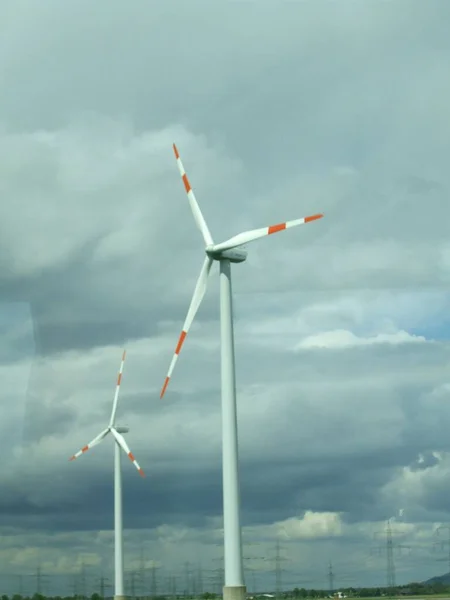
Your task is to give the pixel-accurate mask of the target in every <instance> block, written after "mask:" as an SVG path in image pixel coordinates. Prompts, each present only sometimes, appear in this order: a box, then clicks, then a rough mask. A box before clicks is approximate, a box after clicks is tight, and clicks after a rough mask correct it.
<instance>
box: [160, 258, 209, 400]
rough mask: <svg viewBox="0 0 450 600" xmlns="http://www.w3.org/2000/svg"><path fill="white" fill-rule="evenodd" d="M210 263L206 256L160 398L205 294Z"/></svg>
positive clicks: (164, 391)
mask: <svg viewBox="0 0 450 600" xmlns="http://www.w3.org/2000/svg"><path fill="white" fill-rule="evenodd" d="M212 263H213V260H212V258H209V256H207V257H206V258H205V261H204V263H203V266H202V270H201V271H200V275H199V278H198V279H197V284H196V286H195V290H194V295H193V296H192V300H191V304H190V306H189V310H188V313H187V316H186V320H185V321H184V325H183V330H182V332H181V334H180V337H179V338H178V344H177V347H176V348H175V352H174V355H173V358H172V362H171V363H170V367H169V370H168V372H167V377H166V379H165V381H164V385H163V387H162V390H161V394H160V398H162V397H163V396H164V394H165V393H166V389H167V386H168V385H169V380H170V378H171V377H172V372H173V369H174V367H175V363H176V362H177V359H178V355H179V354H180V352H181V348H182V346H183V343H184V340H185V339H186V336H187V334H188V331H189V329H190V327H191V325H192V322H193V320H194V317H195V315H196V314H197V311H198V309H199V306H200V304H201V302H202V300H203V297H204V295H205V292H206V287H207V285H208V276H209V272H210V270H211V265H212Z"/></svg>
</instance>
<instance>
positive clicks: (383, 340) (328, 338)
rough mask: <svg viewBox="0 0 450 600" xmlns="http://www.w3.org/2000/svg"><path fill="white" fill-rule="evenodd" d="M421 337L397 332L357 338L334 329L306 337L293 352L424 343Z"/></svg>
mask: <svg viewBox="0 0 450 600" xmlns="http://www.w3.org/2000/svg"><path fill="white" fill-rule="evenodd" d="M425 341H426V340H425V338H424V337H423V336H417V335H411V334H409V333H408V332H407V331H397V332H395V333H378V334H377V335H374V336H371V337H359V336H357V335H355V334H354V333H352V332H351V331H345V330H344V329H336V330H334V331H325V332H322V333H318V334H317V335H313V336H308V337H307V338H305V339H304V340H302V341H301V342H299V343H298V344H297V346H296V347H295V350H297V351H298V350H305V349H310V348H330V349H342V348H354V347H359V346H372V345H374V344H390V345H398V344H408V343H418V342H425Z"/></svg>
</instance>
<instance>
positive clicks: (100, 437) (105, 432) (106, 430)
mask: <svg viewBox="0 0 450 600" xmlns="http://www.w3.org/2000/svg"><path fill="white" fill-rule="evenodd" d="M108 433H109V429H105V430H104V431H102V432H101V433H99V435H98V436H97V437H95V438H94V439H93V440H92V442H89V444H87V445H86V446H84V447H83V448H81V450H80V451H79V452H77V453H76V454H74V455H73V456H71V457H70V458H69V460H75V459H76V458H78V457H79V456H81V455H82V454H84V453H85V452H87V451H88V450H89V449H90V448H92V447H93V446H96V445H97V444H100V442H101V441H102V440H103V438H105V437H106V436H107V435H108Z"/></svg>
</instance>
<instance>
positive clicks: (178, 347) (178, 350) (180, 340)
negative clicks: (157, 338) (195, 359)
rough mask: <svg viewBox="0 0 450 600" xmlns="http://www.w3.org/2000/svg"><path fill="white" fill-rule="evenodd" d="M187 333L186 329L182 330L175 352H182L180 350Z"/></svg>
mask: <svg viewBox="0 0 450 600" xmlns="http://www.w3.org/2000/svg"><path fill="white" fill-rule="evenodd" d="M186 336H187V333H186V332H185V331H182V332H181V335H180V339H179V340H178V344H177V347H176V348H175V354H180V350H181V346H182V345H183V343H184V340H185V339H186Z"/></svg>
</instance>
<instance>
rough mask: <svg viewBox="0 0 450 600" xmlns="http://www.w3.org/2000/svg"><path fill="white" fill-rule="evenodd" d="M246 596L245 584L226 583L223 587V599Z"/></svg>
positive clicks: (241, 599) (232, 599)
mask: <svg viewBox="0 0 450 600" xmlns="http://www.w3.org/2000/svg"><path fill="white" fill-rule="evenodd" d="M246 598H247V588H246V587H245V585H226V586H224V588H223V600H246Z"/></svg>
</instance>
